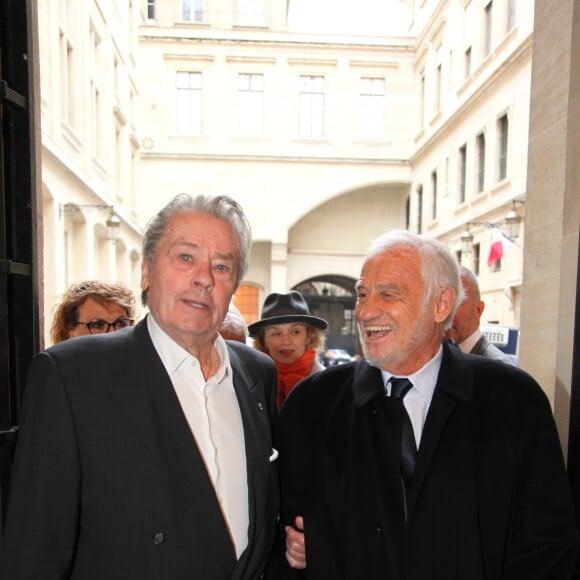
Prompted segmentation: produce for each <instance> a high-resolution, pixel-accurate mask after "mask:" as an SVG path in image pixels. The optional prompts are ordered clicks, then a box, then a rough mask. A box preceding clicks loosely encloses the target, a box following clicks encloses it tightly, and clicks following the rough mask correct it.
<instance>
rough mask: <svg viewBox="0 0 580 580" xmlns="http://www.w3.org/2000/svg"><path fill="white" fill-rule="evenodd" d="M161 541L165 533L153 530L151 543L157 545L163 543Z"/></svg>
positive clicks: (163, 540) (163, 539)
mask: <svg viewBox="0 0 580 580" xmlns="http://www.w3.org/2000/svg"><path fill="white" fill-rule="evenodd" d="M163 542H165V534H164V533H163V532H155V533H154V534H153V543H154V544H155V545H156V546H158V545H159V544H163Z"/></svg>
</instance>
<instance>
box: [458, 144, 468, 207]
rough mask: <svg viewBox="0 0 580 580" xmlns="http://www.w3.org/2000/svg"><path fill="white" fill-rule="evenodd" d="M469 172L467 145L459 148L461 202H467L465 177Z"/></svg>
mask: <svg viewBox="0 0 580 580" xmlns="http://www.w3.org/2000/svg"><path fill="white" fill-rule="evenodd" d="M466 172H467V145H462V146H461V147H460V148H459V203H463V202H465V178H466Z"/></svg>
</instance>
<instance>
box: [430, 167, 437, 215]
mask: <svg viewBox="0 0 580 580" xmlns="http://www.w3.org/2000/svg"><path fill="white" fill-rule="evenodd" d="M431 189H432V191H433V198H432V205H431V218H432V219H437V170H434V171H432V172H431Z"/></svg>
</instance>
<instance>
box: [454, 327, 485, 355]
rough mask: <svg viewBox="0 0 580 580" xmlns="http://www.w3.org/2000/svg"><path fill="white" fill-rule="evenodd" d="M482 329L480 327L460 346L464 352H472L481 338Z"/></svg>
mask: <svg viewBox="0 0 580 580" xmlns="http://www.w3.org/2000/svg"><path fill="white" fill-rule="evenodd" d="M481 336H482V334H481V330H479V328H478V329H477V330H476V331H475V332H474V333H472V334H471V335H470V336H468V337H467V338H466V339H465V340H464V341H463V342H462V343H460V344H459V345H458V346H459V348H460V349H461V350H462V351H463V352H471V350H472V349H473V347H474V346H475V345H476V344H477V341H478V340H479V339H480V338H481Z"/></svg>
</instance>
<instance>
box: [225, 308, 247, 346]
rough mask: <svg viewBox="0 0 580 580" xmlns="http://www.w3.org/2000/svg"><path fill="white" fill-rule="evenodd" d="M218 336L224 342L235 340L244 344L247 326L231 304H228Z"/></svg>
mask: <svg viewBox="0 0 580 580" xmlns="http://www.w3.org/2000/svg"><path fill="white" fill-rule="evenodd" d="M220 334H221V335H222V338H223V339H224V340H237V341H238V342H243V343H244V344H246V339H247V337H248V325H247V324H246V321H245V320H244V317H243V316H242V313H241V312H240V311H239V310H238V308H237V307H236V305H235V304H234V303H233V302H231V303H230V306H229V308H228V311H227V313H226V317H225V318H224V321H223V323H222V325H221V327H220Z"/></svg>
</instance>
